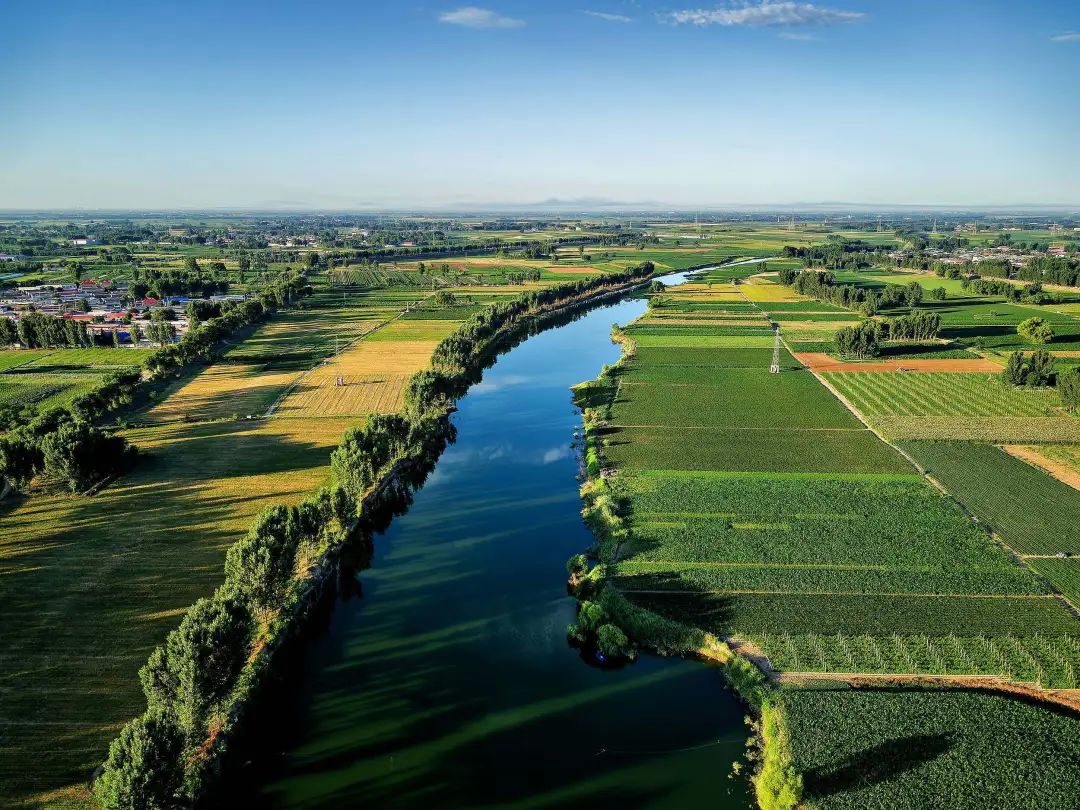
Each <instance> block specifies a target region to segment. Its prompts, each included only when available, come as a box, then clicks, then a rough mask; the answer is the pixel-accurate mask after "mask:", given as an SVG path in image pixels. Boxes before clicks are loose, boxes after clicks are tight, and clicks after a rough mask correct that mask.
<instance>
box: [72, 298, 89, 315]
mask: <svg viewBox="0 0 1080 810" xmlns="http://www.w3.org/2000/svg"><path fill="white" fill-rule="evenodd" d="M75 308H76V309H77V310H79V312H82V313H83V314H85V313H87V312H89V311H90V302H89V301H87V300H86V299H85V298H80V299H79V302H78V303H77V304H76V305H75Z"/></svg>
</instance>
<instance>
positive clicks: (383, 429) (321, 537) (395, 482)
mask: <svg viewBox="0 0 1080 810" xmlns="http://www.w3.org/2000/svg"><path fill="white" fill-rule="evenodd" d="M651 272H652V267H651V266H650V265H648V264H645V265H642V266H641V267H639V268H637V269H636V271H634V272H631V273H626V274H617V275H609V276H605V277H600V278H598V279H594V280H591V281H588V282H576V283H573V284H566V285H559V286H556V287H552V288H548V289H545V290H540V291H534V292H531V293H529V294H527V295H525V296H522V297H521V298H520V299H518V300H517V301H515V302H507V303H503V304H497V305H494V306H493V307H490V308H489V309H488V310H487V311H485V312H483V313H481V314H480V315H479V316H476V317H475V318H474V319H473V320H472V321H469V322H466V324H465V325H464V326H463V327H461V328H460V329H459V330H458V331H457V332H456V333H454V335H452V336H451V338H448V339H447V340H445V341H443V344H441V346H442V347H445V348H443V349H442V351H441V352H440V351H437V352H436V371H435V372H424V373H422V374H421V375H418V376H417V378H414V383H413V384H412V385H411V386H410V392H409V394H410V395H411V396H407V403H408V407H409V411H410V418H411V420H412V424H413V427H410V426H409V420H400V419H399V420H398V421H397V422H395V421H393V420H394V417H388V418H382V419H383V421H379V422H373V421H369V423H368V426H367V427H366V428H365V429H363V430H362V431H354V432H353V433H352V434H350V435H349V436H347V437H346V442H345V443H344V444H343V448H344V447H345V446H346V445H348V443H349V442H353V444H355V445H356V446H357V447H358V448H359V449H360V450H361V454H360V456H354V455H350V454H346V455H338V454H340V453H342V450H339V451H338V454H336V455H335V459H336V460H335V472H336V473H337V478H338V479H339V481H341V480H342V476H345V478H346V479H347V485H346V486H345V487H341V486H340V484H339V485H337V487H336V488H331V489H330V490H324V491H323V492H321V493H320V494H319V495H318V496H316V498H315V499H312V500H309V501H306V502H304V503H302V504H301V505H300V506H299V507H297V508H296V509H295V510H294V511H292V512H288V513H283V518H282V520H284V519H285V517H286V516H288V521H286V523H283V524H280V525H282V526H285V528H282V529H276V528H275V526H278V525H279V523H275V522H274V521H273V520H271V523H270V524H266V516H265V515H264V519H263V523H264V524H265V525H263V526H259V527H257V528H256V529H253V531H252V533H249V537H248V538H247V539H246V540H245V541H244V542H245V543H248V546H247V547H244V548H243V549H240V546H239V545H238V547H237V548H236V549H233V550H230V555H229V557H230V560H229V564H228V565H227V568H226V570H227V577H226V584H225V585H224V586H222V588H221V589H219V591H218V593H217V594H216V595H215V597H214V599H212V600H210V601H209V602H208V606H207V607H206V610H215V609H226V607H227V606H230V605H232V604H233V603H234V602H237V603H238V606H237V609H240V610H242V611H243V610H247V611H248V612H249V613H250V615H251V616H252V620H253V621H255V622H256V625H254V626H253V627H252V631H250V632H253V637H252V638H253V640H252V641H251V642H250V644H251V651H250V652H249V653H244V655H245V659H246V660H244V661H243V663H242V664H241V665H240V667H239V669H238V670H236V671H235V674H233V675H231V676H229V678H228V680H229V681H230V682H231V683H232V684H233V685H232V686H231V687H230V688H229V691H228V693H227V695H224V696H222V695H221V693H220V692H219V693H218V696H216V697H215V696H214V695H192V696H191V697H192V698H194V699H196V700H197V701H202V702H203V703H205V704H207V705H206V708H205V709H204V710H203V713H202V715H201V716H199V717H197V718H196V719H195V723H196V725H194V726H189V727H187V728H181V729H179V731H180V732H182V733H181V734H180V736H181V737H183V738H184V739H186V740H187V741H188V742H187V743H180V744H181V745H188V746H193V749H194V751H195V755H194V756H190V757H185V758H186V759H187V762H188V766H187V767H185V768H184V772H183V773H182V774H177V775H176V779H175V780H168V779H167V780H164V782H163V784H164V785H165V786H166V787H167V788H169V789H174V786H175V785H176V784H178V783H182V785H183V787H182V788H181V789H182V791H183V792H184V793H185V794H186V795H188V796H190V797H191V800H194V801H198V799H199V798H200V797H202V796H203V795H205V793H206V791H207V789H208V785H209V784H210V783H212V782H213V781H214V779H215V777H216V775H217V771H218V765H217V763H218V760H219V758H220V754H221V752H222V751H223V750H225V749H226V748H227V746H228V740H229V738H230V736H231V734H232V733H233V730H234V729H235V728H236V727H237V726H238V725H239V724H240V723H241V722H242V719H243V707H244V705H246V703H247V702H248V700H249V699H250V697H251V695H252V694H253V693H254V692H255V691H257V689H258V688H259V685H260V683H261V682H262V681H263V680H264V679H265V678H266V677H267V676H268V674H269V673H270V671H271V670H272V663H273V659H274V651H275V650H276V649H277V648H278V646H279V645H280V644H281V640H282V639H284V638H285V637H287V635H288V634H289V633H290V632H292V630H293V629H294V628H295V626H296V625H297V624H299V623H301V621H302V618H303V617H304V616H305V615H306V614H307V612H308V609H309V606H310V604H311V597H312V594H314V593H317V592H318V591H319V590H320V588H321V583H323V582H324V581H325V579H326V577H328V576H329V575H330V572H332V571H333V570H334V567H335V566H334V564H333V560H334V555H336V554H337V553H338V552H339V551H340V549H341V548H342V547H344V545H345V544H346V542H347V541H348V538H349V537H350V536H351V535H352V533H353V530H354V529H355V526H354V525H353V524H352V523H351V522H349V521H347V520H346V518H347V516H348V515H349V514H350V513H352V514H355V515H357V516H358V517H361V518H362V517H363V516H364V515H365V508H368V509H370V507H371V505H372V499H373V498H374V499H379V498H381V497H382V496H383V494H384V493H385V492H386V491H388V490H391V489H395V488H399V487H400V486H401V485H402V484H403V482H402V478H401V474H402V470H403V467H404V466H409V465H411V464H413V463H414V462H415V461H417V460H428V459H430V460H433V459H434V458H437V456H438V454H439V452H441V447H442V445H443V444H444V443H445V441H446V440H447V439H449V438H451V431H450V429H449V422H448V420H447V416H448V413H449V411H450V409H451V408H452V403H453V392H454V391H456V390H460V389H462V388H463V387H466V386H467V384H468V382H469V381H470V380H471V379H472V378H473V377H475V376H476V375H478V374H479V372H480V370H481V369H482V368H483V367H484V366H485V365H486V364H487V363H488V362H489V361H490V359H491V357H492V355H493V353H494V352H495V350H496V348H497V347H498V345H499V344H500V343H501V342H503V341H505V340H506V339H507V338H508V336H509V335H511V334H512V333H514V332H515V331H518V330H520V329H522V328H523V327H528V325H529V324H530V323H533V322H535V321H536V320H537V319H539V318H541V317H544V316H546V315H549V314H551V313H553V312H557V311H560V310H565V309H567V308H568V307H575V306H581V305H586V304H588V303H589V302H591V301H594V300H596V299H597V298H603V297H604V296H607V295H611V294H619V293H622V292H625V291H626V290H627V289H629V288H631V287H633V286H635V285H637V284H639V283H641V282H642V281H643V280H645V279H647V278H648V276H649V275H650V274H651ZM418 425H419V426H423V425H428V427H421V430H420V431H419V434H418V435H416V436H415V438H414V433H415V431H414V427H415V426H418ZM401 431H406V432H407V434H408V436H405V435H404V434H401ZM365 432H366V435H365ZM380 434H385V435H386V436H387V438H388V439H389V440H390V445H389V446H388V447H389V448H390V453H389V455H386V456H385V458H383V457H379V460H378V462H373V460H372V459H373V458H374V457H372V456H370V455H368V451H364V450H363V448H364V447H371V448H372V452H375V451H376V447H382V446H383V445H385V441H386V440H384V439H380V438H378V437H379V435H380ZM399 439H400V442H401V443H400V444H399V445H395V442H397V441H398V440H399ZM372 442H375V444H372ZM395 446H396V447H397V448H398V449H396V450H395V449H393V448H394V447H395ZM350 452H351V451H350ZM379 452H382V451H379ZM376 456H378V452H376ZM354 458H355V459H357V460H358V461H363V463H364V466H363V467H361V468H358V470H359V472H360V473H362V474H361V475H360V476H359V478H355V475H354V472H355V471H354V470H353V469H352V465H353V464H354V463H355V462H353V461H352V459H354ZM354 478H355V480H354ZM404 483H405V484H406V487H407V486H408V485H409V484H408V482H404ZM350 501H352V502H351V503H350ZM267 514H269V513H267ZM293 514H296V515H298V517H297V518H296V525H297V527H298V528H297V529H296V532H295V533H293V530H292V529H289V528H288V526H291V525H292V521H293V518H292V517H291V515H293ZM305 515H310V517H307V518H305ZM311 518H316V520H315V522H314V523H312V524H310V525H311V529H307V530H305V529H303V528H302V527H303V525H304V524H305V522H309V521H310V520H311ZM282 532H284V534H282ZM268 542H269V543H271V544H272V545H270V546H267V545H266V543H268ZM282 543H284V544H285V545H284V546H282ZM249 547H250V549H251V550H250V551H247V550H246V549H247V548H249ZM290 547H291V549H290ZM238 549H240V550H239V551H238V553H236V554H234V553H233V552H234V551H237V550H238ZM261 549H265V550H261ZM271 549H273V550H271ZM284 549H288V551H287V556H286V557H283V558H281V561H280V562H275V560H274V558H275V557H281V554H282V553H286V552H285V551H284ZM267 553H269V554H270V555H271V559H270V560H269V562H270V565H271V568H275V567H276V569H277V570H281V571H283V572H284V574H285V579H284V580H283V581H281V582H280V583H271V584H274V585H275V588H276V591H275V592H276V593H278V594H279V595H278V596H276V597H274V596H272V595H271V596H270V597H268V596H267V594H266V593H264V591H265V590H266V589H265V588H262V587H261V586H260V589H259V592H258V593H257V594H256V593H253V592H252V589H251V584H250V583H249V582H247V581H246V578H248V577H250V576H251V575H255V577H256V580H258V579H259V577H260V576H266V575H267V574H268V573H269V569H265V563H259V562H257V561H258V560H260V559H264V558H265V555H266V554H267ZM252 554H254V555H256V556H254V557H252V556H251V555H252ZM259 555H263V556H259ZM248 559H250V560H251V561H250V562H248V561H247V560H248ZM293 559H295V560H296V561H297V562H296V563H288V564H287V565H286V566H285V568H284V569H282V568H281V566H282V564H283V563H285V562H286V561H288V560H293ZM300 560H314V562H313V563H311V564H307V565H302V566H301V567H300V568H299V569H298V570H299V572H300V573H298V574H296V575H293V574H289V573H288V572H289V571H290V570H291V569H292V568H294V567H295V566H296V565H298V564H299V561H300ZM252 565H256V566H262V569H260V570H267V574H257V573H256V569H253V568H252V567H251V566H252ZM275 576H277V577H281V576H282V574H281V573H278V574H275ZM237 577H244V578H245V579H237ZM268 598H269V601H267V599H268ZM196 607H199V606H196ZM228 609H230V610H231V609H232V608H231V607H228ZM196 613H197V612H196ZM193 615H195V614H189V615H188V617H186V618H185V620H184V622H183V623H182V624H181V627H180V629H179V630H178V631H175V632H174V634H172V635H171V636H170V641H169V643H168V644H167V646H166V647H165V648H163V649H164V650H165V653H164V655H165V658H164V659H162V660H161V661H159V662H158V663H155V658H154V657H153V656H152V658H151V670H154V668H155V667H156V668H157V669H162V668H164V669H163V672H164V674H163V676H162V677H165V676H167V674H168V672H169V671H170V670H175V668H176V666H178V665H179V664H177V663H175V662H172V661H171V659H170V656H172V655H173V653H172V649H173V646H174V644H181V643H182V639H184V638H186V637H187V636H190V634H191V633H192V632H197V628H196V627H192V626H190V624H191V623H193V622H194V621H195V620H194V619H192V616H193ZM174 639H175V642H174ZM235 643H236V642H235V641H234V642H233V644H235ZM245 646H247V645H246V644H245ZM198 652H199V650H198V649H193V648H191V647H190V646H188V647H184V648H180V649H178V651H177V652H176V655H178V656H180V657H181V659H182V658H183V657H184V656H185V655H191V654H193V653H198ZM241 652H242V651H241ZM156 655H157V654H156ZM195 660H199V656H198V655H196V656H195ZM237 660H239V659H237ZM226 674H227V673H226ZM153 677H154V678H156V677H157V676H153ZM165 680H166V681H168V680H170V679H169V678H168V677H165ZM155 682H156V681H155ZM146 683H148V682H147V680H146V677H144V684H146ZM148 689H149V687H148ZM155 689H156V687H155ZM158 691H160V690H158ZM151 696H152V697H154V698H155V701H151V703H150V709H149V714H148V715H147V716H144V717H143V718H140V720H138V721H134V725H131V726H129V727H128V729H126V730H125V733H124V735H121V738H120V739H119V741H118V742H117V743H115V744H114V746H113V750H112V752H111V754H110V760H109V763H107V766H106V769H105V772H104V774H103V776H102V778H101V779H99V780H98V784H97V788H96V789H97V795H98V797H99V800H101V801H102V802H103V803H104V804H105V805H106V806H125V804H124V802H125V801H128V802H130V800H131V796H130V791H129V790H128V788H127V787H126V785H127V784H130V782H124V781H123V780H129V779H130V776H129V772H130V771H132V769H133V768H134V771H135V772H136V773H137V772H138V771H139V770H140V769H145V765H146V763H145V762H144V761H143V760H142V759H139V758H136V759H139V761H136V760H135V759H133V757H134V756H135V754H134V750H135V749H134V747H133V746H134V743H135V740H136V738H138V737H139V736H144V735H149V736H151V737H157V738H161V737H162V735H163V734H164V735H165V736H166V737H168V736H169V735H170V734H173V731H174V730H172V729H169V728H168V727H167V726H168V723H167V722H166V721H165V720H164V719H163V717H164V718H167V717H168V716H169V715H168V714H166V715H164V716H163V717H156V716H155V715H154V713H155V710H156V706H155V702H160V700H164V702H165V704H166V708H167V705H168V704H170V703H171V702H172V701H175V700H176V699H178V698H179V697H180V696H179V695H177V694H175V693H172V694H169V693H168V690H166V693H165V694H164V695H163V696H162V695H159V694H158V692H154V693H151V692H148V697H151ZM163 724H164V725H163ZM204 724H205V725H204ZM162 728H164V731H162V730H161V729H162ZM200 728H205V733H203V734H202V735H201V736H200V735H199V729H200ZM193 735H194V736H193ZM173 736H175V735H173ZM151 764H152V765H154V766H155V767H160V766H162V763H151ZM122 782H123V783H122ZM171 786H172V787H171ZM147 798H149V797H142V799H147ZM135 803H136V804H137V803H138V802H135Z"/></svg>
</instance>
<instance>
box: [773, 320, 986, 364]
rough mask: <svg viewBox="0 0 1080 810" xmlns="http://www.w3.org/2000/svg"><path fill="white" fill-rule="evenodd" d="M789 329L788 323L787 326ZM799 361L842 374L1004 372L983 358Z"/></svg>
mask: <svg viewBox="0 0 1080 810" xmlns="http://www.w3.org/2000/svg"><path fill="white" fill-rule="evenodd" d="M784 328H785V329H787V324H784ZM795 356H796V357H797V358H798V360H799V362H800V363H802V364H803V365H804V366H806V367H807V368H809V369H810V370H811V371H819V372H826V371H840V372H846V371H850V372H861V373H866V372H874V373H888V372H901V371H904V372H907V371H914V372H924V373H927V374H941V373H944V372H949V371H953V372H979V373H987V374H994V373H996V372H998V371H1001V366H999V365H998V364H997V363H993V362H991V361H990V360H985V359H983V358H981V357H980V358H971V359H966V358H959V359H955V360H945V359H935V358H928V357H914V358H910V359H897V360H876V361H870V362H847V361H844V360H837V359H836V358H835V357H833V356H832V355H829V354H826V353H824V352H799V353H797V354H796V355H795Z"/></svg>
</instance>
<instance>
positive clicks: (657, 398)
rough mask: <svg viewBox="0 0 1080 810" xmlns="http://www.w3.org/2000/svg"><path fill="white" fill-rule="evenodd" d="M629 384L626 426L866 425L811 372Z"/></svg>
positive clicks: (619, 409)
mask: <svg viewBox="0 0 1080 810" xmlns="http://www.w3.org/2000/svg"><path fill="white" fill-rule="evenodd" d="M636 379H637V378H636V375H634V374H633V373H632V372H631V373H630V374H628V375H626V376H625V377H624V378H623V384H622V387H621V388H620V390H619V397H618V399H617V400H616V402H615V408H614V419H615V422H616V423H617V424H624V425H664V426H669V427H690V426H713V427H732V428H736V427H739V428H774V429H778V430H779V429H790V428H843V429H849V430H860V429H862V425H861V424H860V423H859V421H858V420H857V419H856V418H855V417H854V416H852V415H851V413H850V412H848V411H847V410H846V409H844V408H842V407H840V406H839V404H838V403H837V402H836V399H835V398H834V397H833V396H832V394H830V393H829V391H828V390H827V389H826V388H825V387H824V386H822V385H821V383H819V382H818V381H817V379H815V378H814V376H813V375H812V374H810V373H809V372H806V371H788V372H785V373H783V374H770V373H769V372H768V369H713V370H712V371H711V373H710V374H708V375H700V376H699V383H698V384H695V385H683V386H680V387H678V388H672V387H671V386H670V385H664V384H660V383H652V382H637V381H636Z"/></svg>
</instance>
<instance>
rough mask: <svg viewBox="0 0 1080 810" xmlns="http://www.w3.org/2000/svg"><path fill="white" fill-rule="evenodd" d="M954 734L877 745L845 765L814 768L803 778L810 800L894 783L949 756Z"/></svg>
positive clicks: (915, 735) (846, 760) (918, 735)
mask: <svg viewBox="0 0 1080 810" xmlns="http://www.w3.org/2000/svg"><path fill="white" fill-rule="evenodd" d="M952 746H953V739H952V735H951V734H913V735H911V736H909V737H901V738H899V739H896V740H889V741H887V742H883V743H881V744H880V745H874V746H871V747H870V748H867V749H865V750H863V751H859V752H858V753H855V754H852V755H851V756H849V757H848V758H847V759H845V760H844V761H842V762H839V763H834V764H831V765H823V766H821V767H820V768H811V769H810V770H809V771H807V772H806V773H805V775H804V778H805V784H806V792H807V795H808V796H812V797H815V798H817V797H824V796H831V795H833V794H834V793H841V792H843V791H846V790H851V789H853V788H859V787H868V786H870V785H876V784H878V783H880V782H886V781H888V780H890V779H894V778H896V777H897V776H899V775H900V774H903V773H906V772H908V771H911V770H914V769H915V768H917V767H919V766H920V765H924V764H925V763H927V762H931V761H933V760H935V759H937V758H938V757H940V756H941V755H942V754H944V753H946V752H947V751H948V750H949V749H950V748H952Z"/></svg>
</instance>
